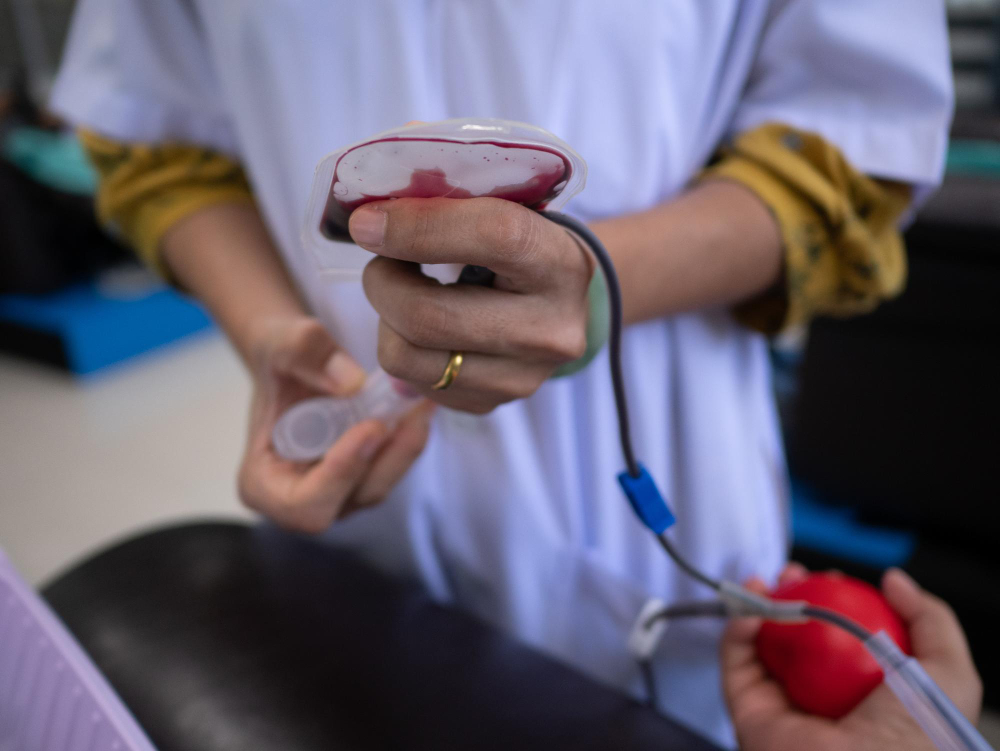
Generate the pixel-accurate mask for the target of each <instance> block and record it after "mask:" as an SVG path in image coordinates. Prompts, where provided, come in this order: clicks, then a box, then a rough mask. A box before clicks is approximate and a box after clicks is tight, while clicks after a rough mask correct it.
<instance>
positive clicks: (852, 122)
mask: <svg viewBox="0 0 1000 751" xmlns="http://www.w3.org/2000/svg"><path fill="white" fill-rule="evenodd" d="M952 109H953V94H952V77H951V63H950V56H949V49H948V28H947V18H946V12H945V7H944V1H943V0H905V1H904V2H900V0H774V1H773V2H772V5H771V9H770V15H769V18H768V21H767V24H766V26H765V29H764V31H763V34H762V37H761V42H760V47H759V49H758V53H757V57H756V60H755V63H754V65H753V68H752V70H751V73H750V78H749V81H748V85H747V88H746V90H745V92H744V94H743V97H742V100H741V102H740V104H739V106H738V108H737V112H736V114H735V118H734V121H733V128H732V133H730V136H734V135H736V134H738V133H741V132H744V131H747V130H750V129H752V128H754V127H756V126H758V125H761V124H763V123H766V122H772V121H777V122H783V123H786V124H788V125H792V126H794V127H797V128H800V129H803V130H809V131H813V132H816V133H819V134H820V135H822V136H823V137H824V138H826V139H827V140H828V141H830V142H831V143H833V144H834V145H836V146H837V147H838V148H839V149H840V150H841V152H842V153H843V154H844V155H845V156H846V157H847V159H848V160H849V161H850V162H851V164H852V165H854V166H855V167H856V168H857V169H859V170H860V171H862V172H864V173H866V174H869V175H871V176H874V177H880V178H887V179H892V180H899V181H901V182H907V183H910V184H911V185H913V186H914V187H915V196H914V197H915V200H916V201H917V202H919V200H920V199H921V197H922V196H924V195H926V194H927V193H928V192H929V190H930V189H931V188H933V187H934V186H935V185H936V184H937V183H938V182H939V181H940V179H941V175H942V172H943V168H944V160H945V155H946V152H947V145H948V128H949V124H950V121H951V115H952Z"/></svg>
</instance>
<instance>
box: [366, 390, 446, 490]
mask: <svg viewBox="0 0 1000 751" xmlns="http://www.w3.org/2000/svg"><path fill="white" fill-rule="evenodd" d="M434 407H435V405H434V404H433V403H432V402H427V403H425V404H421V405H420V406H418V407H417V408H416V409H414V410H413V411H411V412H410V414H408V415H406V417H404V418H403V420H401V421H400V423H399V425H398V426H397V427H396V430H395V431H393V433H392V435H391V436H390V437H389V439H388V440H387V441H386V443H385V445H384V446H383V447H382V449H381V450H380V451H379V453H378V455H377V456H376V457H375V460H374V461H373V462H372V464H371V467H370V468H369V470H368V474H367V475H366V476H365V478H364V480H363V481H362V482H361V484H360V485H359V486H358V488H357V489H356V490H355V491H354V494H353V496H352V497H351V501H350V507H351V508H364V507H366V506H372V505H374V504H376V503H380V502H381V501H382V500H384V499H385V497H386V496H387V495H389V492H390V491H391V490H392V489H393V488H394V487H395V486H396V485H397V484H398V483H399V481H400V479H402V477H403V475H404V474H406V472H407V471H408V470H409V468H410V467H411V466H412V464H413V462H414V461H416V459H417V457H418V456H420V452H422V451H423V450H424V446H425V445H426V444H427V436H428V435H429V433H430V427H431V416H432V415H433V413H434Z"/></svg>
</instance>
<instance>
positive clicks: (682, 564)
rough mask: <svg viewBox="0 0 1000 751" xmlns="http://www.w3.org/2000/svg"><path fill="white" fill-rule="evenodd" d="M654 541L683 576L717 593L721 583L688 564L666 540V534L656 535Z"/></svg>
mask: <svg viewBox="0 0 1000 751" xmlns="http://www.w3.org/2000/svg"><path fill="white" fill-rule="evenodd" d="M656 539H657V540H658V541H659V543H660V547H662V548H663V549H664V550H665V551H666V553H667V555H669V556H670V557H671V558H672V559H673V561H674V563H676V564H677V566H678V567H679V568H680V569H681V570H682V571H683V572H684V573H685V574H687V575H688V576H690V577H691V578H692V579H695V580H697V581H699V582H701V583H702V584H704V585H705V586H706V587H709V588H711V589H714V590H715V591H717V592H718V591H719V588H720V587H721V586H722V582H720V581H718V580H717V579H713V578H712V577H710V576H708V575H707V574H704V573H702V572H701V571H699V570H698V569H696V568H695V567H694V566H692V565H691V564H690V563H688V562H687V561H686V560H685V559H684V557H683V556H682V555H681V554H680V552H679V551H678V550H677V548H675V547H674V544H673V543H672V542H670V540H669V539H667V535H666V533H663V534H659V535H657V536H656Z"/></svg>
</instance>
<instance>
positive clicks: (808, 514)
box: [792, 482, 917, 569]
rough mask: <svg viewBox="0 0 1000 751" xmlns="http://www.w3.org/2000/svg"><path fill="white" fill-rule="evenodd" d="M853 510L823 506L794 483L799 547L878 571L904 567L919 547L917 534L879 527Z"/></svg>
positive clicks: (794, 534)
mask: <svg viewBox="0 0 1000 751" xmlns="http://www.w3.org/2000/svg"><path fill="white" fill-rule="evenodd" d="M857 516H858V514H857V511H855V510H854V509H851V508H844V507H839V506H831V505H828V504H826V503H823V502H822V501H821V500H820V499H818V498H817V497H816V495H815V494H814V493H812V492H811V491H810V490H809V489H808V488H806V487H803V486H802V484H801V483H796V482H793V483H792V538H793V540H794V542H795V544H796V545H801V546H802V547H805V548H809V549H810V550H815V551H816V552H819V553H826V554H827V555H832V556H837V557H840V558H846V559H847V560H849V561H853V562H855V563H860V564H864V565H867V566H872V567H874V568H878V569H884V568H889V567H890V566H902V565H904V564H905V563H906V562H907V561H908V560H909V559H910V557H911V556H912V555H913V551H914V550H915V549H916V547H917V535H916V534H915V533H913V532H910V531H907V530H901V529H895V528H892V527H876V526H873V525H870V524H865V523H862V522H860V521H858V519H857Z"/></svg>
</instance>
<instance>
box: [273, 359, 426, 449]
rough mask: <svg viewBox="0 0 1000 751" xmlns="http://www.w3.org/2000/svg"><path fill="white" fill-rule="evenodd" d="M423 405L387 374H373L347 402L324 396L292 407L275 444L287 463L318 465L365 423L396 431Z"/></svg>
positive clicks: (279, 426)
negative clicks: (379, 423)
mask: <svg viewBox="0 0 1000 751" xmlns="http://www.w3.org/2000/svg"><path fill="white" fill-rule="evenodd" d="M420 401H421V397H410V396H404V395H403V394H401V393H399V391H398V390H397V389H396V387H395V386H394V385H393V383H392V378H390V377H389V375H388V374H386V372H385V371H384V370H376V371H374V372H372V373H371V374H369V376H368V379H367V380H366V381H365V385H364V387H363V388H362V389H361V391H360V392H359V393H358V394H357V395H355V396H353V397H350V398H347V399H335V398H333V397H330V396H320V397H316V398H313V399H305V400H304V401H301V402H299V403H298V404H295V405H293V406H292V407H290V408H289V409H288V410H287V411H286V412H285V413H284V414H283V415H282V416H281V417H280V418H278V422H277V423H276V424H275V426H274V430H273V431H272V433H271V441H272V443H273V444H274V450H275V451H276V452H277V453H278V455H279V456H281V457H282V458H284V459H288V460H290V461H295V462H308V461H315V460H316V459H319V458H320V457H322V456H323V455H324V454H325V453H326V452H327V450H328V449H329V448H330V446H332V445H333V444H334V442H336V440H337V439H338V438H340V436H342V435H343V434H344V433H346V432H347V431H348V430H349V429H350V428H351V427H353V426H354V425H357V424H358V423H360V422H363V421H365V420H372V419H375V420H381V421H382V422H384V423H386V425H388V426H389V427H390V428H392V427H395V425H396V423H397V422H398V421H399V419H400V418H401V417H403V415H405V414H406V413H407V412H409V411H410V410H411V409H413V407H415V406H416V405H417V404H418V403H419V402H420Z"/></svg>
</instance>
